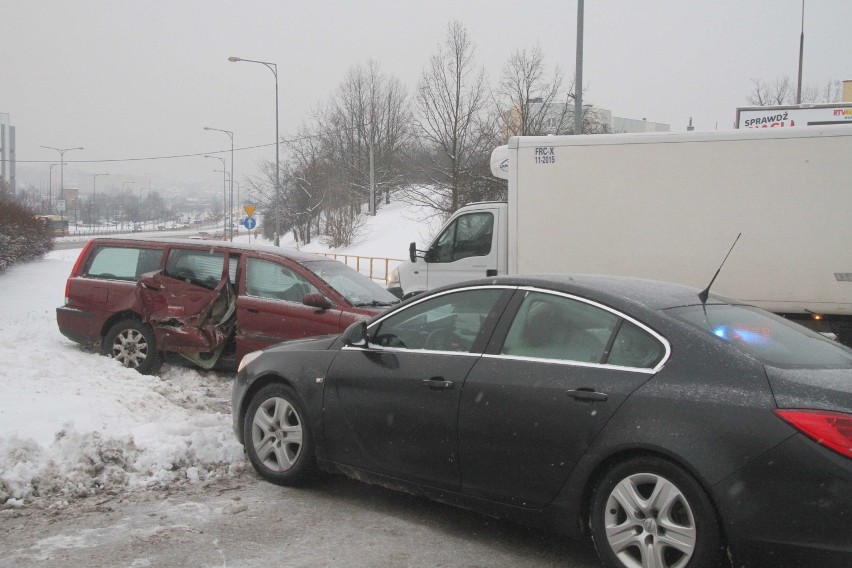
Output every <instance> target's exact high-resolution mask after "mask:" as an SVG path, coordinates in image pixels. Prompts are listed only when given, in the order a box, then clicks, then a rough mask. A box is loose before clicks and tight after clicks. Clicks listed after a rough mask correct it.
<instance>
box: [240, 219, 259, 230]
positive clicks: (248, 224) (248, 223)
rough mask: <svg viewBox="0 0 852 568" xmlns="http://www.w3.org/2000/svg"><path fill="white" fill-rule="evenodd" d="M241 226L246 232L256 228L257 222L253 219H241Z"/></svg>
mask: <svg viewBox="0 0 852 568" xmlns="http://www.w3.org/2000/svg"><path fill="white" fill-rule="evenodd" d="M243 226H244V227H245V228H246V229H248V230H252V229H254V228H255V227H257V220H256V219H255V218H254V217H246V218H245V219H243Z"/></svg>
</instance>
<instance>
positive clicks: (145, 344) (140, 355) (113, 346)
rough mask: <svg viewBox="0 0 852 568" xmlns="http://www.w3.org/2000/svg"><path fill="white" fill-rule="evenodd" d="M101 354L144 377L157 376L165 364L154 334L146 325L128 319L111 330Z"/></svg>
mask: <svg viewBox="0 0 852 568" xmlns="http://www.w3.org/2000/svg"><path fill="white" fill-rule="evenodd" d="M101 353H102V354H103V355H106V356H107V357H112V358H113V359H115V360H117V361H118V362H119V363H121V364H122V365H123V366H125V367H130V368H131V369H136V370H137V371H139V372H140V373H142V374H143V375H153V374H156V373H157V371H158V370H159V369H160V366H161V365H162V364H163V354H162V353H160V352H159V351H158V350H157V346H156V343H155V341H154V334H153V332H152V331H151V328H150V327H148V326H147V325H145V324H144V323H142V322H140V321H138V320H134V319H126V320H122V321H120V322H118V323H117V324H115V325H113V326H112V327H111V328H109V331H107V333H106V335H105V336H104V340H103V343H102V344H101Z"/></svg>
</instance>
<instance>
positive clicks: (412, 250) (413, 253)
mask: <svg viewBox="0 0 852 568" xmlns="http://www.w3.org/2000/svg"><path fill="white" fill-rule="evenodd" d="M408 258H409V259H411V263H412V264H414V263H415V262H417V243H411V244H410V245H408Z"/></svg>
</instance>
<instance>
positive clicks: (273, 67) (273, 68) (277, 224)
mask: <svg viewBox="0 0 852 568" xmlns="http://www.w3.org/2000/svg"><path fill="white" fill-rule="evenodd" d="M228 61H230V62H231V63H237V62H239V61H245V62H246V63H260V64H261V65H264V66H266V68H267V69H269V70H270V71H272V74H273V75H275V207H274V208H273V213H274V215H275V246H280V240H279V238H280V235H281V215H279V212H278V205H279V199H280V191H281V182H280V180H279V173H278V170H279V169H280V167H279V153H280V152H279V148H278V146H279V143H280V140H279V137H278V65H276V64H275V63H272V62H270V61H256V60H254V59H242V58H240V57H229V58H228Z"/></svg>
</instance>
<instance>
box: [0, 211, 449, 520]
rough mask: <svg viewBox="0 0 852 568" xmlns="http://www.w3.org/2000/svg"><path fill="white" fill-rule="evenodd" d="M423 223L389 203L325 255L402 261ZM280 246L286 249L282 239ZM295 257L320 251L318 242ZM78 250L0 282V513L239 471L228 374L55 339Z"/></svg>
mask: <svg viewBox="0 0 852 568" xmlns="http://www.w3.org/2000/svg"><path fill="white" fill-rule="evenodd" d="M423 217H424V215H423V214H422V212H420V211H419V210H417V209H416V208H412V207H409V206H405V205H403V204H400V203H392V204H390V205H388V206H385V207H384V208H383V209H381V210H380V211H379V214H378V215H377V216H376V217H375V218H372V219H370V222H369V223H368V225H367V226H366V227H365V231H364V235H363V237H362V240H361V241H360V242H359V243H357V244H355V245H353V246H352V247H348V248H347V249H345V250H338V251H334V252H339V253H346V254H351V255H361V256H375V257H390V258H405V255H406V253H407V249H408V243H409V242H411V241H417V242H418V243H424V242H426V241H427V240H428V238H429V237H430V236H431V234H432V233H434V231H435V226H434V224H432V225H430V224H429V223H426V222H423V221H422V219H423ZM241 238H242V239H246V238H247V237H241ZM235 240H236V239H235ZM281 244H282V246H288V245H289V246H292V244H293V241H292V236H291V235H286V236H285V237H284V238H282V242H281ZM80 245H81V246H82V242H81V243H80ZM303 250H306V251H311V252H327V251H328V249H327V248H325V247H324V246H323V245H322V243H321V242H319V241H318V242H314V243H311V244H310V245H307V246H306V247H304V248H303ZM79 252H80V249H79V248H72V249H68V250H57V251H53V252H51V253H49V254H48V255H46V257H45V258H44V259H43V260H39V261H35V262H31V263H27V264H24V265H20V266H17V267H14V268H12V269H11V270H8V271H7V272H5V273H4V274H0V314H2V315H0V509H3V508H5V509H9V508H20V507H44V508H58V509H63V508H67V507H70V506H73V502H74V501H75V500H76V499H79V498H80V497H85V496H90V495H95V494H98V493H102V492H105V493H110V494H115V493H118V492H123V491H132V490H137V489H144V488H157V487H165V488H168V487H174V486H176V485H180V484H196V483H199V482H203V481H207V480H211V479H215V478H217V477H224V476H232V475H235V474H236V473H238V472H239V471H241V470H242V469H243V468H245V467H246V465H245V462H244V460H243V453H242V447H241V446H240V445H239V444H238V443H237V441H236V440H235V439H234V437H233V434H232V432H231V416H230V390H231V378H232V377H231V376H230V375H228V374H223V373H213V372H204V371H199V370H194V369H189V368H184V367H179V366H174V365H164V366H163V369H162V371H161V373H160V375H159V376H158V377H149V376H143V375H140V374H138V373H136V372H135V371H132V370H129V369H125V368H123V367H121V366H119V365H118V364H117V363H115V362H114V361H113V360H111V359H108V358H106V357H101V356H98V355H96V354H93V353H92V352H90V351H87V350H85V349H83V348H81V347H80V346H78V345H77V344H75V343H73V342H72V341H70V340H68V339H66V338H65V337H63V336H62V335H61V334H60V333H59V330H58V328H57V326H56V313H55V309H56V307H57V306H60V305H62V303H63V295H64V289H65V280H66V278H67V277H68V274H69V273H70V271H71V268H72V266H73V263H74V261H75V260H76V258H77V255H78V254H79Z"/></svg>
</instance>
